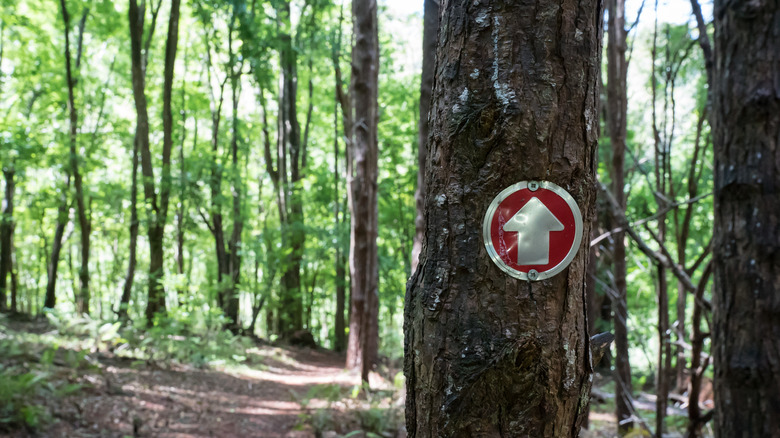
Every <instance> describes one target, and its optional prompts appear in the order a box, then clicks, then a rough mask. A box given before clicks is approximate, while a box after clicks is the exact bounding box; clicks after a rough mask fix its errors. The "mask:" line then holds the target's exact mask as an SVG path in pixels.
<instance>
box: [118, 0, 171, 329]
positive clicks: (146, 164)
mask: <svg viewBox="0 0 780 438" xmlns="http://www.w3.org/2000/svg"><path fill="white" fill-rule="evenodd" d="M179 6H180V0H172V2H171V13H170V17H169V20H168V37H167V40H166V44H165V67H164V72H163V75H164V81H163V150H162V177H161V180H160V193H159V196H158V195H157V193H156V192H155V179H154V168H153V165H152V154H151V150H150V147H149V116H148V110H147V101H146V91H145V78H144V76H145V68H144V62H142V59H143V58H142V55H141V43H142V39H143V38H142V34H143V30H144V11H143V8H141V9H139V7H138V3H137V0H130V8H129V12H128V17H129V21H130V42H131V61H132V83H133V97H134V100H135V106H136V114H137V130H136V132H137V135H138V142H139V143H138V148H139V153H140V158H141V170H142V174H143V188H144V198H145V199H146V204H147V210H148V211H147V217H148V219H149V226H148V240H149V289H148V290H149V293H148V301H147V306H146V321H147V324H149V325H151V324H152V322H153V320H154V316H155V314H157V313H165V289H164V287H163V285H162V275H163V238H164V236H165V223H166V221H167V215H168V203H169V200H170V193H171V150H172V148H173V136H172V131H173V115H172V112H171V96H172V90H173V71H174V64H175V60H176V48H177V45H178V36H179ZM150 38H151V30H150V37H149V39H150ZM149 39H147V41H149ZM147 53H148V51H147Z"/></svg>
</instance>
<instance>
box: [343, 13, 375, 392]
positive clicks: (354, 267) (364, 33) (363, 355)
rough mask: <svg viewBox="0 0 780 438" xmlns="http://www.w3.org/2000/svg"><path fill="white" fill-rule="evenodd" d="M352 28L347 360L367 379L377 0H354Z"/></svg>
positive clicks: (371, 327) (371, 347)
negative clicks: (350, 289) (350, 297)
mask: <svg viewBox="0 0 780 438" xmlns="http://www.w3.org/2000/svg"><path fill="white" fill-rule="evenodd" d="M352 19H353V34H354V38H355V45H354V47H353V48H352V81H351V85H350V88H351V91H350V94H351V98H352V108H353V109H354V114H355V115H354V117H355V118H354V122H355V123H354V130H353V137H352V151H353V155H352V157H351V159H352V160H353V163H354V164H353V172H354V173H353V174H352V181H351V182H350V185H349V190H351V191H352V205H351V215H350V217H351V225H350V253H349V271H350V278H351V285H352V301H351V304H350V305H351V307H352V314H351V320H350V324H349V342H348V346H347V366H352V367H354V368H357V369H359V370H360V375H361V378H362V379H363V381H364V382H368V373H369V371H370V370H371V368H372V367H373V365H374V361H375V360H376V357H377V349H378V342H379V341H378V339H377V337H378V333H376V331H377V327H378V324H377V316H378V308H379V291H378V283H379V262H378V253H377V243H376V239H377V232H378V204H377V176H378V155H379V151H378V147H377V137H376V136H377V125H376V122H377V99H376V96H377V94H376V92H377V86H378V73H379V44H378V41H377V34H378V27H377V5H376V1H374V0H355V1H353V3H352Z"/></svg>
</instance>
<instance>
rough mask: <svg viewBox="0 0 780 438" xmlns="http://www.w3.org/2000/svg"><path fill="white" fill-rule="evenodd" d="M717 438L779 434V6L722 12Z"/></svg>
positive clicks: (716, 77) (718, 10)
mask: <svg viewBox="0 0 780 438" xmlns="http://www.w3.org/2000/svg"><path fill="white" fill-rule="evenodd" d="M713 16H714V22H715V37H714V50H715V53H714V59H715V63H714V71H713V81H712V87H711V90H712V91H711V92H712V108H713V111H712V127H713V144H714V151H715V165H714V174H715V181H714V186H715V189H714V190H715V199H714V202H715V223H714V229H713V234H714V236H715V237H714V244H713V251H712V254H713V261H714V264H713V278H714V287H713V309H714V313H713V332H712V343H713V345H712V351H713V356H714V365H715V379H714V380H715V388H714V393H715V409H716V415H715V431H716V437H719V438H726V437H729V438H730V437H738V436H739V437H747V436H749V437H776V436H777V435H778V431H780V415H777V413H778V412H780V274H779V273H780V268H779V267H780V249H778V248H780V213H779V212H780V196H778V193H780V122H778V114H780V98H778V97H779V96H780V31H779V29H780V27H779V26H778V23H780V2H778V0H766V1H756V2H727V1H723V0H716V1H715V4H714V14H713Z"/></svg>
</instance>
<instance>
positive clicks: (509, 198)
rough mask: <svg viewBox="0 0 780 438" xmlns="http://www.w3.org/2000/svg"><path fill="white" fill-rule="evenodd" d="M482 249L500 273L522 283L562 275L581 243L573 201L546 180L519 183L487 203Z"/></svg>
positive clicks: (577, 208) (577, 214) (578, 216)
mask: <svg viewBox="0 0 780 438" xmlns="http://www.w3.org/2000/svg"><path fill="white" fill-rule="evenodd" d="M482 234H483V239H484V241H485V249H487V252H488V254H489V255H490V258H491V259H492V260H493V262H495V264H496V265H498V267H499V268H501V270H503V271H504V272H506V273H507V274H509V275H511V276H512V277H515V278H519V279H521V280H529V281H536V280H544V279H546V278H550V277H552V276H553V275H555V274H558V273H559V272H561V271H563V270H564V269H565V268H566V267H567V266H569V263H571V261H572V260H573V259H574V256H575V255H576V254H577V249H579V247H580V243H581V242H582V215H581V214H580V209H579V207H578V206H577V203H576V202H575V201H574V198H572V197H571V195H570V194H569V193H568V192H567V191H566V190H564V189H563V188H561V187H559V186H557V185H556V184H554V183H551V182H549V181H521V182H519V183H517V184H513V185H511V186H509V187H507V188H506V189H504V190H503V191H501V193H499V194H498V196H496V197H495V198H494V199H493V202H491V203H490V206H489V207H488V210H487V213H486V214H485V219H484V222H483V226H482Z"/></svg>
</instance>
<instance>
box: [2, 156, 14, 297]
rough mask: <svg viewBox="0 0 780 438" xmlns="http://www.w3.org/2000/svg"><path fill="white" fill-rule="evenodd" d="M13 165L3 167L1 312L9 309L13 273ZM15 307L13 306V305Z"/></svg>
mask: <svg viewBox="0 0 780 438" xmlns="http://www.w3.org/2000/svg"><path fill="white" fill-rule="evenodd" d="M14 174H15V170H14V168H13V165H12V164H11V165H8V167H5V168H3V177H4V179H5V197H4V198H3V210H2V212H0V312H3V311H5V310H6V309H7V305H8V303H7V295H8V294H7V292H6V291H7V290H8V275H9V274H10V273H11V269H12V265H11V247H12V245H13V233H14V191H15V181H14ZM12 307H13V306H12Z"/></svg>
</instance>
